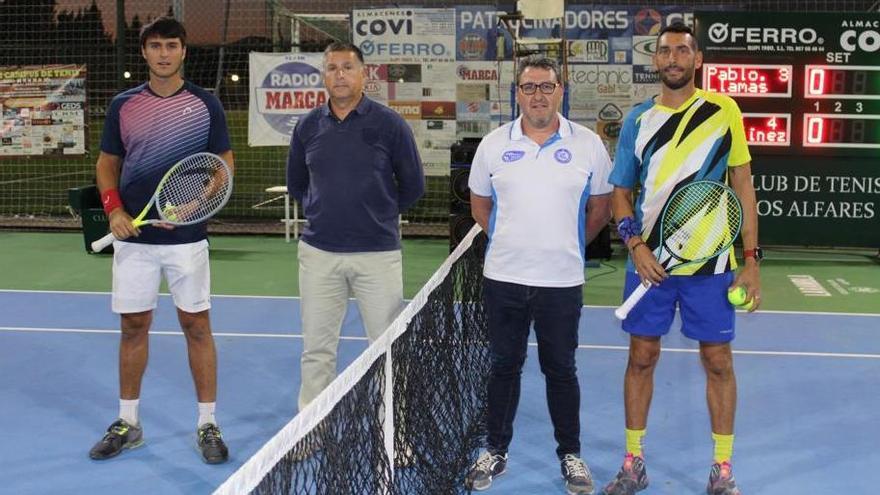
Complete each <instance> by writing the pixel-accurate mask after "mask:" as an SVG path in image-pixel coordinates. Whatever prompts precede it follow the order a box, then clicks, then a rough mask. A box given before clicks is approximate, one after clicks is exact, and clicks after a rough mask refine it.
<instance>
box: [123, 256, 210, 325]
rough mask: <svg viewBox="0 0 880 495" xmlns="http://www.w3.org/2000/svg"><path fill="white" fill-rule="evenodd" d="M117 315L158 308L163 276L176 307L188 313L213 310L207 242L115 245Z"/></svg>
mask: <svg viewBox="0 0 880 495" xmlns="http://www.w3.org/2000/svg"><path fill="white" fill-rule="evenodd" d="M113 251H114V254H113V302H112V308H113V312H114V313H120V314H125V313H141V312H143V311H150V310H153V309H155V308H156V303H157V302H158V300H159V283H160V282H161V279H162V275H164V276H165V281H166V282H168V290H169V291H170V292H171V297H172V298H173V299H174V305H175V306H177V307H178V308H180V309H181V310H183V311H186V312H187V313H198V312H200V311H205V310H206V309H208V308H210V307H211V269H210V266H209V263H208V241H207V240H202V241H198V242H193V243H189V244H138V243H134V242H124V241H115V242H114V243H113Z"/></svg>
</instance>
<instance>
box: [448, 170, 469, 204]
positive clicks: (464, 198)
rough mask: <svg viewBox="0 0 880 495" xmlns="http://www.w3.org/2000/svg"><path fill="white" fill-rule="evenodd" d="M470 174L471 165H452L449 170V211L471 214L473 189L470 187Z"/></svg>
mask: <svg viewBox="0 0 880 495" xmlns="http://www.w3.org/2000/svg"><path fill="white" fill-rule="evenodd" d="M470 175H471V166H470V165H452V168H451V169H450V171H449V198H450V201H449V213H451V214H457V213H467V214H470V212H471V190H470V188H469V187H468V179H469V178H470Z"/></svg>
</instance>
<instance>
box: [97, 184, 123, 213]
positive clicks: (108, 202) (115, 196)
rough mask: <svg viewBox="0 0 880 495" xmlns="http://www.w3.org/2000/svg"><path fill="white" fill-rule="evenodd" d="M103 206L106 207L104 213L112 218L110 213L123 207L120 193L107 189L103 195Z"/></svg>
mask: <svg viewBox="0 0 880 495" xmlns="http://www.w3.org/2000/svg"><path fill="white" fill-rule="evenodd" d="M101 206H103V207H104V213H106V214H107V216H110V212H111V211H113V210H115V209H116V208H121V207H122V200H121V199H120V198H119V191H118V190H116V189H107V190H106V191H104V192H103V193H102V194H101Z"/></svg>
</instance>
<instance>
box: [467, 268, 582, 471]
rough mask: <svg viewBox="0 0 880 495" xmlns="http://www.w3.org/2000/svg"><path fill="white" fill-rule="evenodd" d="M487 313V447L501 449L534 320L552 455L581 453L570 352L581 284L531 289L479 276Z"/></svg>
mask: <svg viewBox="0 0 880 495" xmlns="http://www.w3.org/2000/svg"><path fill="white" fill-rule="evenodd" d="M484 280H485V281H484V284H483V297H484V299H485V302H486V311H487V314H488V317H489V349H490V355H491V359H492V371H491V375H490V377H489V417H488V428H489V438H488V444H489V445H488V449H489V451H491V452H493V453H506V452H507V448H508V446H509V445H510V440H511V438H512V437H513V419H514V417H515V416H516V408H517V406H518V405H519V394H520V377H521V375H522V367H523V363H525V359H526V348H527V346H528V337H529V327H530V326H531V323H532V322H533V321H534V326H535V337H536V338H537V340H538V360H539V362H540V364H541V372H542V373H543V374H544V377H545V381H546V383H547V406H548V408H549V409H550V419H551V420H552V421H553V432H554V436H555V437H556V442H557V444H558V447H557V448H556V454H557V455H558V456H559V457H560V458H562V457H563V456H564V455H565V454H578V455H580V450H581V443H580V417H579V414H580V402H581V393H580V386H579V385H578V378H577V373H576V372H577V366H576V365H575V351H576V349H577V345H578V322H579V320H580V316H581V307H582V306H583V302H582V301H583V286H582V285H578V286H575V287H562V288H557V287H530V286H526V285H519V284H513V283H508V282H499V281H496V280H490V279H484Z"/></svg>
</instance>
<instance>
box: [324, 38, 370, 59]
mask: <svg viewBox="0 0 880 495" xmlns="http://www.w3.org/2000/svg"><path fill="white" fill-rule="evenodd" d="M331 52H352V53H354V54H355V56H357V59H358V60H360V61H361V63H364V53H363V52H362V51H361V49H360V48H358V47H357V46H355V45H354V44H352V43H349V42H347V41H334V42H333V43H330V44H329V45H327V48H324V56H325V57H326V56H327V54H328V53H331Z"/></svg>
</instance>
